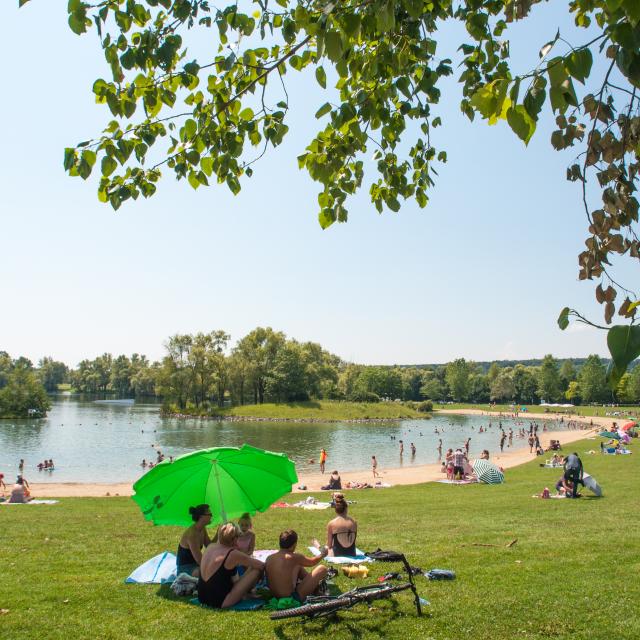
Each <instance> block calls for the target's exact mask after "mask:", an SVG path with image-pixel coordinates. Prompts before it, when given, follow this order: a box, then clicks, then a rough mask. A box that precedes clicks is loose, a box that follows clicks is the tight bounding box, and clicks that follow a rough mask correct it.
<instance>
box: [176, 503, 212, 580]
mask: <svg viewBox="0 0 640 640" xmlns="http://www.w3.org/2000/svg"><path fill="white" fill-rule="evenodd" d="M189 515H190V516H191V519H192V520H193V524H192V525H191V526H190V527H189V528H188V529H187V530H186V531H185V532H184V533H183V534H182V537H181V538H180V542H179V543H178V554H177V558H176V565H177V572H178V574H180V573H188V574H189V575H190V576H198V575H199V569H200V562H201V561H202V548H203V547H207V546H208V545H209V544H211V540H210V538H209V534H208V533H207V525H208V524H209V523H210V522H211V509H210V508H209V505H208V504H199V505H198V506H197V507H189Z"/></svg>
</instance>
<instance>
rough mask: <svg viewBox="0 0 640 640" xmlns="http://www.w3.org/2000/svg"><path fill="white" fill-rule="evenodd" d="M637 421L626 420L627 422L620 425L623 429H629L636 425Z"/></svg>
mask: <svg viewBox="0 0 640 640" xmlns="http://www.w3.org/2000/svg"><path fill="white" fill-rule="evenodd" d="M637 424H638V423H637V422H627V424H624V425H622V430H623V431H629V429H633V427H635V426H637Z"/></svg>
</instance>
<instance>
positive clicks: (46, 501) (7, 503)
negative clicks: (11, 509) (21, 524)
mask: <svg viewBox="0 0 640 640" xmlns="http://www.w3.org/2000/svg"><path fill="white" fill-rule="evenodd" d="M58 502H59V500H29V502H0V504H6V505H14V504H57V503H58Z"/></svg>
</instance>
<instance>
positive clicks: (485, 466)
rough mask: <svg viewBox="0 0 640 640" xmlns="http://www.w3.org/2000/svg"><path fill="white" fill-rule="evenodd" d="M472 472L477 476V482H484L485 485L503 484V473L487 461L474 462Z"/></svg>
mask: <svg viewBox="0 0 640 640" xmlns="http://www.w3.org/2000/svg"><path fill="white" fill-rule="evenodd" d="M473 471H474V473H475V474H476V475H477V476H478V482H484V483H485V484H501V483H503V482H504V473H502V471H500V469H499V468H498V467H496V465H495V464H493V462H489V461H488V460H484V459H480V460H474V461H473Z"/></svg>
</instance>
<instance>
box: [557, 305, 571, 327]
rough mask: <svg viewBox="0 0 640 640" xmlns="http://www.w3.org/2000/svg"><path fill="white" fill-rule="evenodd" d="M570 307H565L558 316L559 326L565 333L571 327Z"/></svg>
mask: <svg viewBox="0 0 640 640" xmlns="http://www.w3.org/2000/svg"><path fill="white" fill-rule="evenodd" d="M569 311H570V309H569V307H565V308H564V309H563V310H562V311H561V312H560V315H559V316H558V326H559V327H560V329H562V330H563V331H564V330H565V329H566V328H567V327H568V326H569Z"/></svg>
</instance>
